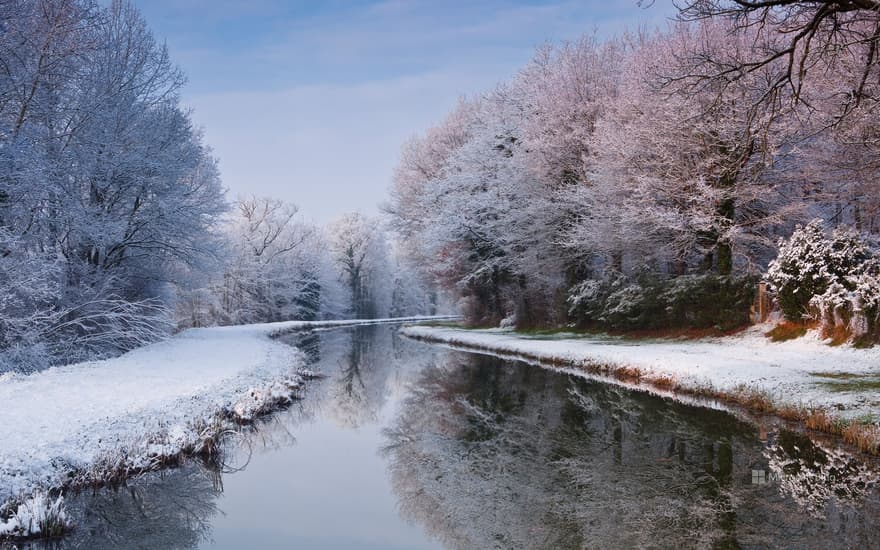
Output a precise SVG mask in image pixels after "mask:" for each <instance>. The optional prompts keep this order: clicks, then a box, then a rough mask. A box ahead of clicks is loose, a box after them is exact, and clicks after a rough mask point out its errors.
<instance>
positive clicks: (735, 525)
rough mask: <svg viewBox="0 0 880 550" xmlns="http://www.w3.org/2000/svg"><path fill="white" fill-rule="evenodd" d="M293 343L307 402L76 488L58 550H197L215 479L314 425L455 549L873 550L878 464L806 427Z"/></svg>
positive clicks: (400, 352)
mask: <svg viewBox="0 0 880 550" xmlns="http://www.w3.org/2000/svg"><path fill="white" fill-rule="evenodd" d="M289 339H290V340H289V341H290V342H291V343H293V344H295V345H297V346H298V347H300V349H302V350H303V351H304V352H305V353H306V356H307V357H308V358H309V360H310V362H311V367H312V368H313V369H314V370H317V371H319V372H321V373H323V374H324V375H325V376H326V378H324V379H322V380H318V381H315V382H314V383H312V384H310V385H309V386H308V389H307V390H306V398H305V399H304V400H303V401H300V402H298V403H296V404H295V405H294V406H293V407H292V408H291V409H290V410H288V411H286V412H284V413H280V414H277V415H273V416H270V417H269V418H267V419H264V420H262V421H260V422H258V423H257V424H255V425H254V426H252V427H248V428H245V429H244V430H243V431H242V432H241V433H240V434H237V435H235V436H234V437H232V436H231V437H230V439H229V441H228V442H227V445H225V446H224V450H225V454H224V460H223V464H222V465H221V466H220V467H217V465H215V467H214V468H213V469H212V468H207V467H204V466H200V465H197V464H189V465H186V466H184V467H182V468H179V469H174V470H169V471H167V472H164V473H160V474H151V475H147V476H143V477H142V478H139V479H137V480H134V481H132V482H131V483H130V484H129V486H128V487H124V488H120V489H118V490H115V491H113V490H102V491H99V492H97V493H94V494H93V493H91V492H84V493H82V494H80V495H72V496H71V497H70V498H69V503H70V505H71V507H72V510H71V512H72V515H73V516H74V517H75V518H76V523H77V529H76V530H75V531H74V533H73V534H72V535H71V536H70V537H68V538H65V539H63V540H62V541H61V542H60V543H59V544H58V547H59V548H65V549H66V548H194V547H198V546H200V545H202V544H203V543H204V541H205V540H208V539H210V537H211V529H212V527H211V526H212V524H215V523H216V522H217V521H219V520H218V518H217V517H216V515H217V513H218V499H219V498H220V496H221V494H222V491H223V484H222V475H221V472H227V473H228V472H235V471H237V470H238V469H239V468H241V467H243V466H245V465H248V470H249V473H250V474H253V473H255V472H254V471H252V469H253V468H257V469H258V471H259V468H261V467H263V468H264V467H265V466H261V464H265V463H261V462H259V461H254V463H249V461H250V459H251V457H252V456H256V455H258V454H260V453H263V452H264V451H265V450H274V449H285V448H292V446H293V445H294V443H295V442H296V439H295V436H296V434H297V431H298V430H299V429H300V428H301V427H302V426H303V422H312V421H316V422H318V425H319V426H321V424H320V423H321V422H325V421H326V422H328V424H326V427H327V428H328V429H333V428H334V427H342V428H343V429H342V430H341V432H342V433H354V432H358V434H355V435H354V437H353V441H356V440H358V438H359V437H360V438H363V436H364V435H365V434H375V435H369V436H368V437H373V438H374V439H373V440H368V444H367V445H365V446H364V445H361V446H356V447H353V448H352V449H351V451H352V453H353V456H351V457H350V458H351V460H352V461H355V463H357V461H360V460H362V457H360V456H359V455H357V452H359V451H365V452H369V453H373V452H374V451H373V449H375V448H376V447H373V446H371V445H370V443H369V442H370V441H374V442H375V445H376V446H382V448H383V449H382V450H383V455H384V456H385V458H386V460H387V462H388V468H389V469H390V479H391V488H390V489H389V488H388V487H387V486H385V485H382V484H379V485H377V486H376V489H375V490H379V491H385V492H383V493H382V496H383V497H387V495H388V491H393V493H394V495H395V496H396V499H397V501H398V506H399V509H400V512H401V515H402V516H404V518H405V519H407V520H409V521H414V522H416V523H418V524H420V525H422V526H423V528H424V529H425V531H426V532H428V533H429V534H430V535H431V536H433V537H434V538H435V539H437V540H439V541H440V542H441V543H443V544H444V545H445V546H447V547H450V548H468V549H470V548H480V549H488V548H560V549H563V548H621V547H640V548H670V547H675V546H679V547H682V548H700V547H703V548H817V549H818V548H823V549H824V548H832V547H833V548H837V547H842V548H873V547H878V545H880V542H878V540H880V539H878V537H877V527H876V526H877V525H878V520H880V496H878V488H877V486H876V481H877V477H878V476H877V473H878V468H877V464H876V463H875V462H874V461H869V460H866V459H863V458H859V457H854V456H851V455H849V454H847V453H845V452H842V451H840V450H837V449H832V448H826V447H823V446H820V445H817V444H816V443H815V442H813V441H811V440H810V439H809V438H807V437H805V436H803V435H801V434H798V433H794V432H791V431H786V430H778V429H774V428H770V429H760V430H759V429H758V428H756V427H754V426H752V425H750V424H746V423H743V422H740V421H739V420H737V419H736V418H734V417H733V416H731V415H728V414H726V413H722V412H719V411H712V410H707V409H698V408H694V407H689V406H686V405H682V404H677V403H675V402H672V401H670V400H665V399H661V398H657V397H652V396H649V395H647V394H642V393H637V392H633V391H630V390H627V389H624V388H621V387H618V386H613V385H607V384H602V383H598V382H592V381H589V380H585V379H582V378H579V377H575V376H571V375H567V374H563V373H559V372H555V371H548V370H544V369H540V368H537V367H534V366H528V365H524V364H521V363H515V362H510V361H503V360H500V359H496V358H492V357H487V356H481V355H475V354H468V353H462V352H452V351H448V350H445V349H444V348H439V347H433V346H427V345H424V344H420V343H416V342H412V341H408V340H405V339H401V338H398V337H396V336H395V329H394V328H393V327H359V328H357V329H352V330H339V331H326V332H322V331H315V332H313V333H306V334H302V333H301V334H296V335H291V336H289ZM381 426H385V427H386V428H385V430H384V431H383V432H382V433H381V434H380V433H379V427H381ZM343 441H344V439H343ZM361 447H363V449H362V448H361ZM345 449H346V450H347V449H348V448H347V447H345ZM293 452H296V453H303V454H308V453H310V452H311V453H321V452H326V451H325V450H323V449H317V450H316V449H305V446H303V448H302V449H294V451H293ZM373 456H375V455H373ZM327 462H328V466H327V468H332V467H333V466H332V465H331V464H332V463H333V461H327ZM320 463H321V462H320V461H319V462H314V463H313V464H320ZM343 463H345V462H343ZM380 468H381V466H380ZM320 473H321V474H328V473H329V474H330V477H331V478H332V474H333V473H334V472H320ZM315 474H316V472H310V473H309V475H315ZM298 475H303V474H302V472H298V471H296V470H295V469H292V470H290V471H265V472H263V473H262V475H257V476H256V477H255V478H251V479H264V480H267V481H266V482H268V483H275V482H276V480H277V477H276V476H298ZM316 490H317V491H319V492H318V493H315V494H309V495H308V496H307V497H305V498H311V499H316V500H320V499H321V498H322V493H323V492H326V487H324V488H321V487H317V488H316ZM248 496H250V497H252V496H253V495H252V494H250V493H245V494H243V495H232V496H231V498H233V499H234V498H242V497H245V498H247V497H248ZM359 496H360V497H361V498H364V499H369V498H373V497H378V496H379V495H372V494H366V495H359ZM225 498H230V495H226V497H225ZM391 517H394V519H395V520H396V519H397V518H396V517H395V514H394V513H393V512H392V513H391ZM339 519H343V520H344V519H345V518H344V517H343V518H333V523H334V524H336V523H337V522H338V520H339ZM340 531H341V532H344V529H340ZM267 540H274V539H271V537H269V538H267ZM254 544H256V545H259V544H260V542H259V541H256V540H255V541H254ZM38 547H39V548H45V547H42V546H38Z"/></svg>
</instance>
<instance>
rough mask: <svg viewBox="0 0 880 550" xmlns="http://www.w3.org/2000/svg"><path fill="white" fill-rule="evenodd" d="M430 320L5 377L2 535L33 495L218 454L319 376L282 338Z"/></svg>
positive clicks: (208, 333) (195, 336)
mask: <svg viewBox="0 0 880 550" xmlns="http://www.w3.org/2000/svg"><path fill="white" fill-rule="evenodd" d="M427 319H437V318H429V317H409V318H405V319H378V320H352V321H321V322H299V321H291V322H283V323H267V324H258V325H245V326H238V327H214V328H202V329H191V330H187V331H184V332H182V333H180V334H178V335H177V336H175V337H172V338H170V339H168V340H165V341H162V342H157V343H155V344H152V345H150V346H146V347H144V348H140V349H137V350H134V351H132V352H129V353H127V354H125V355H123V356H121V357H117V358H114V359H110V360H106V361H94V362H87V363H80V364H74V365H68V366H64V367H55V368H51V369H47V370H45V371H42V372H38V373H35V374H31V375H18V374H5V375H0V403H2V407H0V425H2V426H3V437H2V445H0V528H2V529H0V539H2V538H3V536H4V535H5V536H7V537H8V536H12V535H15V533H14V531H15V528H16V525H15V523H14V522H11V520H10V521H6V522H4V518H5V519H7V520H8V519H9V517H10V516H12V514H11V511H12V507H14V506H17V505H18V504H20V503H22V502H26V501H28V499H29V498H30V496H31V495H34V494H41V493H42V492H44V491H46V490H57V489H63V488H66V487H71V486H83V485H87V484H93V483H103V482H106V481H118V480H121V479H124V478H125V477H128V476H130V475H134V474H137V473H139V472H142V471H147V470H153V469H157V468H160V467H164V466H166V465H169V464H173V463H176V461H179V459H180V458H181V457H182V456H185V455H196V454H202V455H204V454H210V453H212V452H213V451H214V450H215V446H216V444H217V437H218V435H219V434H222V433H223V431H225V430H226V429H228V427H229V425H230V424H236V423H243V422H249V421H251V420H253V418H255V417H256V416H259V415H260V414H262V413H265V412H267V411H269V410H272V409H273V408H277V407H278V406H280V405H283V404H285V403H289V402H290V401H291V400H293V399H295V398H296V397H297V394H298V391H299V390H300V389H301V388H302V386H303V384H304V382H305V380H306V379H307V378H308V377H309V376H311V373H309V372H308V371H304V370H303V366H304V364H305V362H304V360H303V358H302V356H301V354H300V352H299V351H298V350H296V349H295V348H293V347H291V346H288V345H286V344H283V343H281V342H278V341H276V340H274V337H275V336H278V335H280V334H283V333H286V332H290V331H296V330H309V329H322V328H332V327H345V326H353V325H362V324H381V323H398V322H403V321H407V322H409V321H422V320H427ZM4 508H5V510H4Z"/></svg>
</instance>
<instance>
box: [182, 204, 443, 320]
mask: <svg viewBox="0 0 880 550" xmlns="http://www.w3.org/2000/svg"><path fill="white" fill-rule="evenodd" d="M224 241H225V243H226V251H225V254H224V256H223V258H224V262H223V264H222V269H221V270H220V271H219V272H212V273H210V274H208V276H206V279H205V281H204V283H203V284H202V285H200V286H198V287H197V288H195V289H194V290H190V291H186V292H182V293H180V295H181V298H182V299H181V301H180V304H179V307H178V310H177V314H178V326H180V327H198V326H211V325H237V324H245V323H260V322H273V321H285V320H291V319H298V320H305V321H312V320H316V319H333V318H382V317H392V316H394V317H400V316H409V315H419V314H433V313H434V312H435V311H436V309H437V296H436V293H435V292H434V291H433V289H432V287H431V285H429V284H427V283H426V282H425V280H424V278H423V277H422V276H421V275H420V274H419V273H418V272H416V271H415V270H414V269H412V267H410V266H409V264H408V263H407V262H405V261H404V259H403V258H402V256H401V255H400V254H399V253H397V252H396V251H395V249H394V246H393V243H390V242H389V240H388V238H387V236H386V234H385V231H384V230H383V228H382V223H381V221H380V220H378V219H373V218H369V217H366V216H364V215H362V214H358V213H352V214H346V215H344V216H342V217H340V218H339V219H337V220H335V221H333V222H331V223H330V224H328V225H327V226H326V227H318V226H315V225H313V224H309V223H306V222H304V221H302V220H301V219H300V217H299V215H298V210H297V208H296V206H294V205H292V204H289V203H285V202H283V201H280V200H276V199H271V198H253V197H251V198H246V199H239V200H238V201H236V203H235V204H234V205H233V215H232V218H231V221H230V223H228V224H227V225H226V232H225V234H224Z"/></svg>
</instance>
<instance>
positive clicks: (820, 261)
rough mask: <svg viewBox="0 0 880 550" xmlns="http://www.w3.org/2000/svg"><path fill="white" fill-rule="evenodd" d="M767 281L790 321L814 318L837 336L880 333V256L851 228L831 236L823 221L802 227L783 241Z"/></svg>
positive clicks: (872, 336)
mask: <svg viewBox="0 0 880 550" xmlns="http://www.w3.org/2000/svg"><path fill="white" fill-rule="evenodd" d="M767 280H768V281H769V282H770V284H771V287H772V288H773V290H775V291H776V293H777V297H778V300H779V304H780V308H781V309H782V311H783V313H784V314H785V316H786V317H787V318H788V319H790V320H800V319H802V318H804V317H805V316H809V317H813V318H815V319H817V320H818V321H819V323H820V327H821V329H822V331H823V333H824V334H825V335H826V336H830V337H834V338H841V336H840V335H841V333H842V334H843V335H844V336H845V337H846V338H849V337H852V338H854V339H855V340H856V341H865V340H871V341H874V340H877V338H878V336H880V334H878V328H880V327H878V324H880V323H878V316H880V256H878V254H877V246H876V244H875V243H872V242H870V241H869V240H868V239H867V238H865V237H863V236H861V235H859V234H858V233H857V232H855V231H853V230H851V229H835V230H834V231H833V232H832V233H831V234H830V235H828V234H827V233H826V231H825V230H824V227H823V224H822V222H821V221H820V220H815V221H813V222H811V223H810V224H809V225H807V226H806V227H798V228H797V230H796V231H795V232H794V234H793V235H792V237H791V239H789V240H788V241H787V242H783V243H781V245H780V251H779V257H778V258H777V259H776V260H774V261H773V262H771V264H770V268H769V269H768V272H767Z"/></svg>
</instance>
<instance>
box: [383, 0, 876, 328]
mask: <svg viewBox="0 0 880 550" xmlns="http://www.w3.org/2000/svg"><path fill="white" fill-rule="evenodd" d="M862 4H863V3H858V2H845V3H838V2H767V3H765V2H738V1H737V2H729V3H728V2H714V1H713V2H688V3H685V4H682V6H681V9H682V11H681V14H682V15H681V19H682V20H681V21H679V22H676V23H674V24H672V25H670V27H669V28H668V29H667V30H665V31H662V32H655V33H639V34H636V35H624V36H621V37H619V38H615V39H611V40H607V41H605V42H600V41H598V40H596V39H595V38H593V37H591V36H586V37H584V38H583V39H581V40H578V41H575V42H572V43H568V44H564V45H561V46H559V47H549V46H547V47H544V48H541V49H540V50H539V51H538V52H537V54H536V55H535V58H534V59H533V60H532V61H531V62H530V63H529V64H528V65H527V66H526V67H524V68H523V69H522V70H521V71H520V72H519V73H518V74H517V75H516V76H515V77H514V78H512V79H511V81H509V82H507V83H505V84H502V85H501V86H499V87H498V88H496V89H495V90H492V91H491V92H488V93H486V94H484V95H482V96H480V97H478V98H474V99H472V100H469V101H464V102H462V103H461V104H460V105H459V106H458V107H457V108H456V109H455V111H453V113H452V114H451V115H450V116H449V117H448V118H447V119H446V120H444V121H443V122H442V123H441V124H439V125H438V126H437V127H435V128H433V129H431V130H429V131H428V132H426V133H425V134H424V136H422V137H419V138H415V139H413V140H411V141H410V142H408V143H407V144H406V145H405V146H404V149H403V153H402V155H401V161H400V164H399V166H398V169H397V171H396V173H395V181H394V187H393V190H392V195H391V200H390V204H389V206H388V211H389V213H390V214H391V216H392V220H393V221H392V224H393V226H394V228H395V229H396V231H398V232H399V233H400V234H401V235H402V236H403V237H404V238H405V239H406V240H407V243H408V246H407V247H406V249H405V250H406V251H407V252H408V254H409V255H410V256H411V257H413V258H417V259H418V261H417V262H416V264H417V265H420V266H422V272H423V274H424V275H425V276H426V277H431V278H433V279H434V280H437V281H439V282H441V283H442V285H443V286H444V287H445V288H446V289H448V290H450V291H453V292H454V293H455V294H456V295H458V296H459V298H460V307H461V309H462V311H463V312H464V313H465V315H466V316H467V317H468V318H469V320H470V321H471V322H473V323H476V324H492V323H497V322H499V321H501V320H503V319H506V320H507V322H509V323H515V324H517V325H520V326H527V325H546V324H550V325H554V324H562V323H578V324H583V325H591V324H598V325H600V326H608V323H609V319H615V321H614V323H615V324H616V325H618V326H621V327H628V328H639V327H643V328H656V327H657V324H658V321H660V322H662V323H667V324H671V325H681V324H683V325H700V326H712V325H717V326H721V327H729V326H730V325H731V324H732V323H734V324H735V323H741V322H743V321H744V320H745V319H747V314H748V309H747V305H748V303H749V298H750V295H751V292H752V291H753V287H754V283H755V280H756V276H757V275H759V274H760V273H761V272H762V271H763V270H764V269H765V268H766V266H767V264H768V262H769V261H770V260H771V259H772V258H773V257H774V256H775V252H776V246H777V242H778V239H779V237H782V236H785V235H787V234H789V233H790V232H791V231H792V230H793V229H794V226H795V224H797V223H806V221H808V220H809V219H811V218H814V217H817V216H818V217H821V218H824V219H826V220H827V221H828V222H829V223H830V224H832V225H853V226H856V227H858V228H859V229H860V230H862V231H866V232H869V233H870V232H875V233H876V232H877V231H878V230H880V223H878V222H880V218H878V217H877V214H878V213H880V208H878V206H880V203H878V202H877V200H876V199H875V198H874V197H875V196H880V195H877V193H876V190H877V187H876V181H878V175H880V173H878V170H880V162H878V159H880V156H878V155H877V152H878V151H880V149H877V143H880V142H878V140H877V139H876V131H875V128H874V127H875V126H876V124H874V122H873V121H875V120H876V114H875V111H874V105H873V97H874V95H875V94H874V92H873V91H872V90H873V87H876V85H877V82H878V80H877V78H878V77H877V76H876V75H875V71H876V62H875V56H876V54H875V53H872V52H873V49H872V48H874V47H875V46H876V42H877V40H876V38H875V37H874V34H872V29H873V27H872V26H871V24H872V21H874V20H875V19H876V17H877V11H876V10H874V11H872V6H865V5H862ZM811 18H813V19H811ZM816 18H818V19H816ZM814 19H816V21H815V22H814V21H813V20H814ZM791 29H794V30H791ZM789 30H791V32H789ZM802 31H805V32H804V34H803V35H802V36H800V37H798V36H797V33H799V32H802ZM845 37H849V39H850V40H847V39H846V38H845ZM793 43H794V46H793V47H792V44H793ZM829 48H830V50H829ZM865 75H867V76H865ZM878 75H880V73H878ZM862 77H864V78H865V80H864V82H862ZM719 293H720V294H719ZM661 295H662V296H661ZM700 296H702V297H710V296H712V297H714V298H715V302H714V303H716V304H728V305H732V306H735V308H736V309H737V312H736V313H735V314H730V315H728V314H726V313H724V312H723V311H722V309H724V308H711V307H709V308H703V309H702V310H701V309H700V307H699V305H697V304H691V303H681V302H680V301H681V300H685V301H687V300H693V299H696V297H700ZM706 299H708V298H706ZM658 308H659V309H658ZM740 309H742V311H740Z"/></svg>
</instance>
